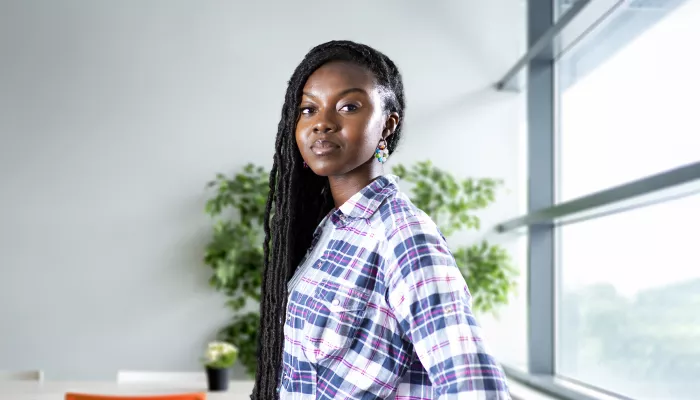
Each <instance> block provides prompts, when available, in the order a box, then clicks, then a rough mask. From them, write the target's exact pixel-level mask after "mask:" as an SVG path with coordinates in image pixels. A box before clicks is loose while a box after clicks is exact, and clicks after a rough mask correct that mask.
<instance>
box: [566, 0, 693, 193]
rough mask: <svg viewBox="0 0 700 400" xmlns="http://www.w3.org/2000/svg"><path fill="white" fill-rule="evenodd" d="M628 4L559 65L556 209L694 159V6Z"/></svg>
mask: <svg viewBox="0 0 700 400" xmlns="http://www.w3.org/2000/svg"><path fill="white" fill-rule="evenodd" d="M628 3H629V4H628V5H626V6H622V7H626V8H624V9H620V10H617V11H616V12H615V13H613V15H612V16H610V17H609V19H612V20H611V21H609V22H607V23H605V24H602V25H603V27H602V28H600V29H599V32H596V33H592V34H589V35H588V36H587V37H586V39H585V40H584V42H583V43H581V44H580V45H579V46H577V47H576V48H574V49H572V50H570V51H569V52H568V53H567V54H566V55H565V57H564V58H563V59H562V60H561V62H560V63H559V65H558V68H559V75H560V77H561V80H560V86H561V89H562V92H561V95H560V106H559V108H560V115H559V118H560V143H559V146H560V154H559V159H560V169H559V176H560V181H559V183H560V186H559V188H558V191H559V198H558V201H560V202H563V201H567V200H571V199H573V198H576V197H580V196H583V195H587V194H590V193H592V192H595V191H599V190H602V189H606V188H609V187H612V186H616V185H619V184H622V183H626V182H628V181H631V180H636V179H639V178H642V177H645V176H648V175H651V174H655V173H659V172H662V171H664V170H668V169H672V168H675V167H680V166H682V165H684V164H688V163H691V162H695V161H697V160H698V159H700V115H699V114H698V104H699V102H700V100H699V99H698V98H699V97H700V73H698V71H700V52H698V51H696V50H694V49H695V48H697V38H699V37H700V24H699V23H698V21H700V0H687V1H685V2H683V3H682V4H680V5H677V6H676V7H671V5H672V4H676V3H678V2H677V1H668V2H658V1H644V2H642V1H633V2H628Z"/></svg>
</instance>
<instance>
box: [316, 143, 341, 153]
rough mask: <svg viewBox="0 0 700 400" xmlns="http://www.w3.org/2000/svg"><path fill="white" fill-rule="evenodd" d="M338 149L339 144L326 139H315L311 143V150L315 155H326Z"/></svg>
mask: <svg viewBox="0 0 700 400" xmlns="http://www.w3.org/2000/svg"><path fill="white" fill-rule="evenodd" d="M339 149H340V146H338V145H337V144H335V143H333V142H329V141H327V140H317V141H315V142H314V144H312V145H311V151H313V153H314V154H316V155H317V156H326V155H329V154H331V153H333V152H335V151H337V150H339Z"/></svg>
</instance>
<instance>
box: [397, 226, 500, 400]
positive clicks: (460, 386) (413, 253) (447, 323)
mask: <svg viewBox="0 0 700 400" xmlns="http://www.w3.org/2000/svg"><path fill="white" fill-rule="evenodd" d="M387 239H388V244H389V249H390V251H392V252H393V254H392V255H391V257H390V259H389V260H387V268H386V270H385V280H386V281H387V282H386V284H387V290H388V293H387V300H388V303H389V306H390V308H391V309H392V311H393V312H394V315H395V316H396V319H397V320H398V323H399V326H400V328H401V331H402V334H404V335H405V336H406V338H407V339H408V340H410V341H411V343H413V346H414V349H415V352H416V355H417V356H418V358H419V359H420V361H421V364H422V365H423V367H424V368H425V370H426V371H427V372H428V375H429V377H430V380H431V383H432V385H433V387H434V389H435V390H436V393H437V394H438V399H441V400H448V399H449V400H467V399H469V400H472V399H473V400H476V399H479V400H510V395H509V393H508V387H507V383H506V379H505V374H504V373H503V370H502V369H501V367H500V365H498V363H497V362H496V360H495V359H494V358H493V357H492V356H491V354H489V352H488V351H487V349H486V345H485V343H484V340H483V337H482V334H481V329H480V327H479V325H478V324H477V322H476V320H475V319H474V316H473V314H472V311H471V295H470V294H469V290H468V288H467V284H466V282H465V280H464V277H463V276H462V273H461V271H460V270H459V268H458V267H457V265H456V262H455V259H454V257H453V256H452V253H451V252H450V251H449V249H448V248H447V243H446V241H445V239H444V237H443V236H442V234H441V233H440V232H439V230H438V228H437V227H436V226H435V223H434V222H433V221H432V220H431V219H430V218H429V217H427V216H421V215H414V216H408V217H406V218H402V219H401V220H400V221H398V222H397V223H396V225H395V226H394V230H393V232H389V234H388V237H387Z"/></svg>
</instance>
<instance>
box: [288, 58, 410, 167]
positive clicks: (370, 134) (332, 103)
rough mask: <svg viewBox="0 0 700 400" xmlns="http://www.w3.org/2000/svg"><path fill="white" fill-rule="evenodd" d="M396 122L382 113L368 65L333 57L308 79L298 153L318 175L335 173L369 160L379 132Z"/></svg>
mask: <svg viewBox="0 0 700 400" xmlns="http://www.w3.org/2000/svg"><path fill="white" fill-rule="evenodd" d="M397 124H398V114H396V113H393V114H392V115H386V114H385V113H384V112H383V110H382V95H381V91H380V89H379V88H378V87H377V85H376V84H375V82H374V76H373V75H372V73H371V72H369V71H368V70H367V69H365V68H363V67H360V66H358V65H356V64H353V63H349V62H343V61H334V62H330V63H328V64H324V65H323V66H321V67H320V68H319V69H317V70H316V71H315V72H314V73H313V74H311V76H309V79H308V80H307V81H306V84H305V85H304V89H303V96H302V99H301V103H300V115H299V120H298V121H297V128H296V141H297V146H299V151H300V152H301V156H302V157H303V158H304V160H305V161H306V163H307V164H308V165H309V167H310V168H311V169H312V170H313V171H314V173H316V174H317V175H321V176H338V175H344V174H347V173H349V172H351V171H354V170H355V169H357V168H358V167H360V166H362V165H364V164H367V163H369V162H372V161H373V155H374V151H375V149H376V148H377V145H378V144H379V142H380V140H381V139H382V137H385V138H386V137H388V135H390V134H391V133H392V132H393V130H394V129H395V128H396V125H397Z"/></svg>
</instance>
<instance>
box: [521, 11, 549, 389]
mask: <svg viewBox="0 0 700 400" xmlns="http://www.w3.org/2000/svg"><path fill="white" fill-rule="evenodd" d="M555 1H556V0H529V1H528V8H527V19H528V45H529V46H532V45H533V43H535V42H536V41H537V40H538V38H540V37H541V36H542V34H543V33H544V32H546V31H547V30H549V29H550V28H551V27H552V25H553V24H554V16H555V14H554V12H555V4H554V2H555ZM553 55H554V47H553V43H551V42H550V44H549V46H547V48H546V49H544V50H543V51H542V52H541V53H540V55H539V56H537V57H536V58H534V59H532V60H531V61H530V62H529V65H528V72H527V76H528V79H527V86H528V88H527V119H528V177H529V179H528V213H530V212H533V211H536V210H540V209H543V208H547V207H551V206H552V205H554V202H555V151H554V145H555V105H556V103H555V99H556V94H555V71H554V62H553ZM528 232H529V235H528V367H529V368H528V369H529V372H530V373H532V374H543V375H554V372H555V369H554V367H555V259H554V257H555V247H554V246H555V241H554V228H553V224H541V225H533V226H530V227H529V228H528Z"/></svg>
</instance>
